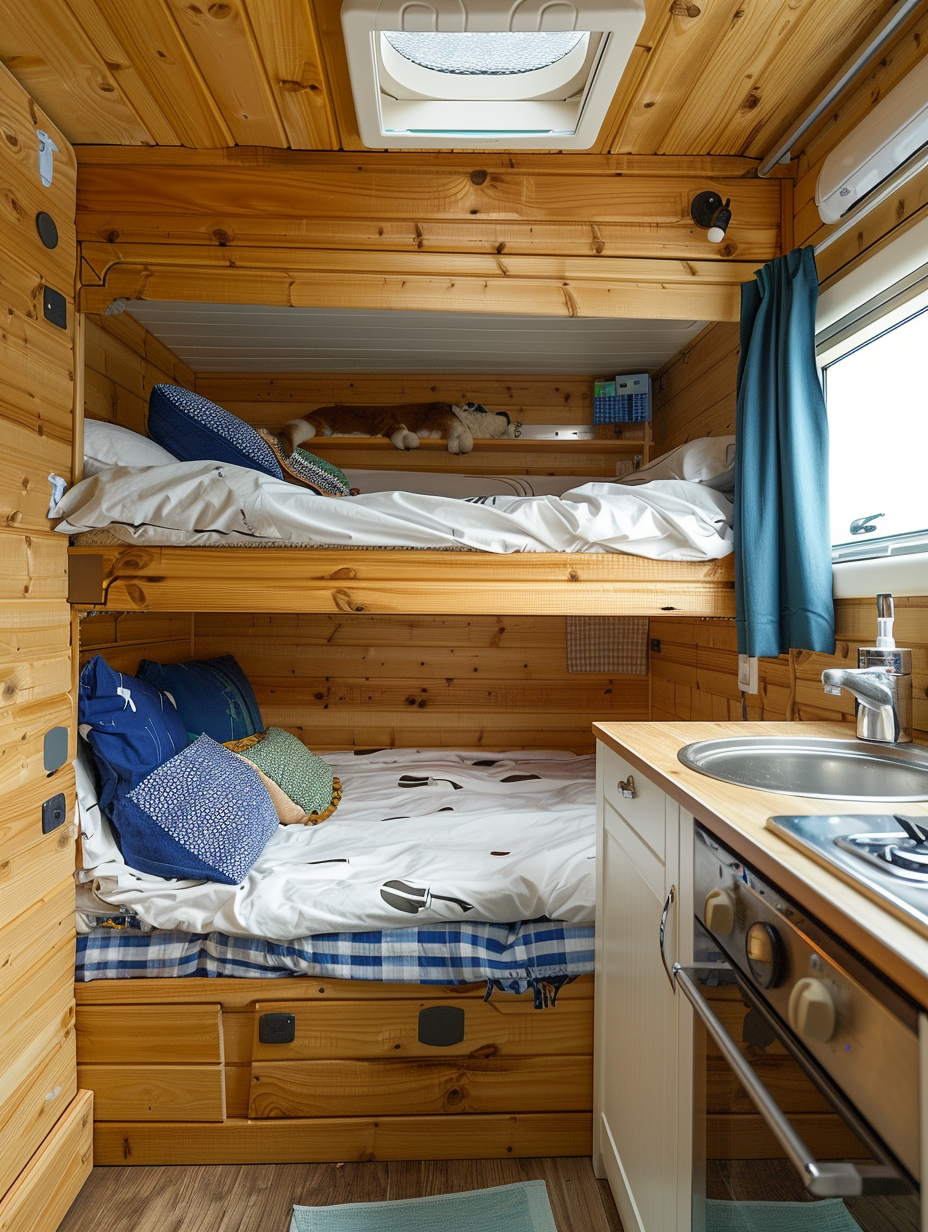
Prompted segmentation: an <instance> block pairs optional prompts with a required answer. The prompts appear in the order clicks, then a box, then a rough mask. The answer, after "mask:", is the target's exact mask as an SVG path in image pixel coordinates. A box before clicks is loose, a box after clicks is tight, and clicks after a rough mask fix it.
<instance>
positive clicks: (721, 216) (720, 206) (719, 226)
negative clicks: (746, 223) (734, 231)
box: [690, 192, 731, 244]
mask: <svg viewBox="0 0 928 1232" xmlns="http://www.w3.org/2000/svg"><path fill="white" fill-rule="evenodd" d="M730 205H731V197H728V198H726V200H725V201H724V202H723V201H722V198H721V197H720V196H719V194H718V193H715V192H701V193H697V194H696V196H695V197H694V198H693V200H692V203H691V205H690V216H691V217H692V219H693V222H694V223H695V224H696V226H697V227H705V228H706V229H707V230H708V235H707V236H706V238H707V239H708V241H709V243H710V244H721V242H722V240H723V239H724V238H725V232H726V231H727V230H728V227H729V224H730V223H731V210H730V209H729V206H730Z"/></svg>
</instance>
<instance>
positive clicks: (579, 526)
mask: <svg viewBox="0 0 928 1232" xmlns="http://www.w3.org/2000/svg"><path fill="white" fill-rule="evenodd" d="M731 511H732V507H731V504H730V502H729V501H728V500H726V498H725V497H724V496H722V495H721V494H720V493H718V492H715V491H713V490H712V489H710V488H707V487H705V486H703V485H702V484H699V483H691V482H689V481H686V480H663V481H655V482H653V483H647V484H642V485H640V486H625V485H623V484H619V483H608V482H602V483H586V484H583V486H582V487H578V488H574V489H572V490H571V491H569V492H566V493H564V495H563V496H506V495H498V496H478V497H477V499H476V503H465V502H464V501H462V500H460V499H456V498H453V497H442V496H427V495H424V494H421V493H414V492H399V491H392V492H371V493H368V494H367V495H362V496H351V497H341V498H339V499H329V498H326V497H319V496H315V495H313V494H311V493H308V492H306V491H304V490H302V489H300V488H297V487H295V486H294V485H293V484H289V483H285V482H283V481H282V480H279V479H273V478H271V477H270V476H268V475H264V474H261V473H260V472H258V471H253V470H247V469H245V468H244V467H240V466H228V465H224V464H220V463H216V462H177V463H174V464H173V465H170V466H142V467H130V466H117V467H113V468H112V469H110V470H107V471H102V472H101V473H100V474H98V475H94V476H93V477H92V478H90V479H85V480H83V481H82V482H80V483H78V484H75V485H74V487H72V488H70V489H69V490H68V491H67V492H66V493H65V494H64V496H63V497H62V498H61V499H60V500H59V501H58V503H57V504H56V505H54V506H53V508H52V509H51V511H50V516H51V517H54V518H61V519H63V520H62V521H61V522H60V523H59V524H58V526H57V527H56V529H57V530H59V531H61V532H62V533H63V534H66V535H70V534H75V533H78V532H80V531H86V530H96V529H106V530H109V531H111V532H112V533H113V534H114V535H116V537H117V538H119V539H122V540H123V541H124V542H126V543H139V544H161V545H172V544H173V545H178V546H190V545H193V546H202V547H213V546H216V545H222V544H235V545H238V544H250V545H272V544H274V545H280V544H286V545H289V546H292V547H298V546H306V547H311V546H314V545H323V544H324V545H332V544H335V545H345V546H354V547H361V546H370V547H409V548H449V547H450V548H476V549H479V550H481V551H485V552H628V553H631V554H633V555H636V556H650V557H653V558H654V559H658V560H710V559H716V558H718V557H720V556H727V555H728V553H729V552H731V551H732V531H731Z"/></svg>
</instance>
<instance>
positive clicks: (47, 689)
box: [0, 68, 90, 1232]
mask: <svg viewBox="0 0 928 1232" xmlns="http://www.w3.org/2000/svg"><path fill="white" fill-rule="evenodd" d="M37 129H41V130H44V132H45V133H47V134H48V135H49V136H50V137H51V139H52V140H53V141H54V143H55V145H56V146H57V148H58V152H57V153H56V154H55V156H54V163H53V169H52V176H51V183H50V184H43V183H42V180H41V178H40V175H39V160H38V140H37V137H36V130H37ZM76 171H77V166H76V160H75V157H74V151H73V149H72V148H71V146H70V145H69V144H68V142H67V141H66V139H65V138H64V136H63V135H62V134H61V132H60V131H59V130H58V129H57V128H56V127H55V126H54V125H53V124H52V123H51V121H50V120H49V119H48V117H47V116H45V115H44V113H42V112H41V111H39V110H38V109H37V108H36V106H35V104H34V102H33V100H32V99H31V98H30V97H29V95H28V94H26V92H25V91H24V90H23V88H22V87H21V86H20V85H19V84H18V83H17V82H16V81H15V80H14V78H13V77H11V76H10V74H9V73H8V72H7V70H6V69H5V68H0V183H2V185H3V191H2V192H0V271H2V272H0V318H2V321H3V326H2V330H0V441H2V444H3V448H2V452H0V1223H2V1224H3V1226H4V1228H9V1229H10V1232H32V1229H33V1228H35V1227H38V1226H50V1225H49V1224H47V1223H46V1219H47V1218H51V1213H50V1212H52V1211H53V1212H54V1213H56V1214H57V1215H58V1216H59V1217H60V1214H61V1213H62V1211H63V1208H64V1207H65V1206H66V1205H67V1203H68V1202H69V1201H70V1199H71V1198H72V1197H73V1196H74V1194H75V1193H76V1192H77V1190H78V1189H79V1188H80V1185H81V1183H82V1181H83V1179H84V1177H85V1176H86V1175H87V1173H88V1172H89V1170H90V1157H89V1155H87V1154H85V1153H83V1152H81V1153H78V1154H75V1152H77V1149H78V1148H77V1144H76V1143H71V1142H70V1139H68V1137H67V1134H66V1132H64V1131H62V1132H59V1131H58V1129H57V1128H56V1126H57V1125H58V1123H59V1120H60V1118H63V1117H64V1120H63V1121H62V1122H61V1124H62V1125H64V1123H65V1121H67V1117H66V1116H65V1114H66V1112H67V1110H68V1106H69V1103H70V1102H71V1101H72V1099H73V1097H74V1096H75V1094H76V1088H77V1070H76V1065H75V1052H74V1049H75V1041H74V988H73V983H74V915H73V912H74V882H73V873H74V861H75V838H76V834H77V828H76V825H75V824H74V822H75V818H74V771H73V769H72V767H71V765H70V762H69V760H68V759H69V758H71V757H73V756H74V741H75V721H74V688H73V685H74V677H73V661H72V656H71V614H70V608H69V606H68V603H67V586H66V582H67V546H68V545H67V540H66V539H65V538H64V537H63V536H62V535H58V534H56V533H55V532H54V529H53V526H52V523H51V522H50V521H49V519H48V508H49V500H50V496H51V485H50V483H49V479H48V476H49V473H50V472H53V473H54V474H56V475H58V476H60V477H61V478H62V479H64V480H65V481H70V479H71V448H72V434H73V426H74V415H73V410H74V402H75V389H76V387H77V384H78V379H79V375H80V372H79V368H78V364H77V362H76V356H75V341H76V339H78V338H79V336H80V335H79V329H78V328H77V324H76V319H75V309H74V285H75V272H76V261H77V257H76V253H77V245H76V232H75V226H74V214H75V188H76ZM40 212H42V213H45V214H48V215H50V217H51V218H52V220H53V221H54V223H55V226H56V228H57V235H58V239H57V243H56V244H55V245H54V246H53V247H51V248H47V247H45V245H44V244H43V242H42V241H41V239H40V238H39V231H38V228H37V225H36V218H37V215H38V214H39V213H40ZM55 297H58V304H59V305H60V306H63V312H64V319H63V321H62V320H61V319H60V318H59V317H58V315H57V313H55V312H54V311H52V313H51V316H52V317H54V318H55V319H50V317H49V316H48V315H46V313H47V312H48V305H49V304H50V303H52V304H53V301H54V300H55ZM55 728H64V729H66V731H67V733H68V739H67V741H66V744H65V753H66V757H65V761H64V764H58V762H59V758H58V756H57V754H56V755H55V756H54V757H52V755H51V753H50V752H49V753H48V754H47V752H46V737H47V736H48V735H49V733H50V732H51V731H52V730H53V729H55ZM56 734H57V733H56ZM57 743H58V742H57V741H55V740H53V745H55V744H57ZM59 795H60V796H62V797H63V800H64V815H63V823H62V824H61V825H59V826H58V827H57V828H55V829H53V830H51V831H50V832H49V833H47V834H45V833H43V830H42V805H43V803H44V802H45V801H47V800H49V799H51V798H53V797H56V796H59ZM43 1143H44V1148H43ZM43 1149H44V1150H45V1151H46V1152H48V1151H52V1152H54V1153H55V1155H56V1158H57V1160H58V1163H59V1164H60V1166H61V1169H62V1170H63V1171H64V1172H66V1173H67V1175H68V1180H67V1182H66V1184H65V1185H64V1187H63V1189H59V1190H58V1191H57V1194H56V1196H55V1199H54V1202H52V1200H51V1199H49V1198H48V1195H47V1194H43V1195H42V1199H41V1200H40V1201H36V1202H34V1203H33V1204H32V1205H31V1207H30V1210H29V1213H28V1214H25V1213H20V1214H17V1213H16V1211H15V1210H14V1209H13V1207H15V1201H14V1197H15V1194H17V1193H22V1192H23V1190H24V1187H28V1182H29V1177H30V1175H31V1170H32V1168H33V1165H34V1163H35V1160H36V1159H38V1158H39V1156H40V1155H41V1152H42V1150H43ZM8 1192H9V1193H10V1194H12V1195H13V1196H11V1197H9V1199H8V1198H7V1197H5V1196H4V1195H6V1194H8ZM46 1199H47V1200H46ZM11 1203H13V1206H11Z"/></svg>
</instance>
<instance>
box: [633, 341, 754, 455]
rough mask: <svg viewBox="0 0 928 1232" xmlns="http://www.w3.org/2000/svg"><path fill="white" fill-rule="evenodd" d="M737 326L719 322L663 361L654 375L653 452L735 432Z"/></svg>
mask: <svg viewBox="0 0 928 1232" xmlns="http://www.w3.org/2000/svg"><path fill="white" fill-rule="evenodd" d="M738 335H739V326H738V325H737V324H736V323H735V322H733V321H719V322H716V323H714V324H712V325H710V326H709V327H708V329H705V330H703V332H702V333H701V334H700V335H699V337H698V338H696V339H695V340H694V341H693V342H692V343H691V344H690V346H688V347H687V348H686V349H685V350H683V351H680V352H679V353H678V354H677V355H675V356H674V357H673V359H671V360H670V362H669V363H667V364H665V365H664V367H663V368H662V369H661V370H660V372H658V373H657V375H656V377H655V379H654V422H653V424H652V431H653V434H654V452H655V453H656V454H662V453H667V451H668V450H670V449H676V447H677V446H678V445H682V444H684V442H686V441H691V440H694V439H695V438H696V437H699V436H730V435H732V434H733V433H734V431H735V376H736V374H737V371H738V352H739V336H738Z"/></svg>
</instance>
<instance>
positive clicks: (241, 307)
mask: <svg viewBox="0 0 928 1232" xmlns="http://www.w3.org/2000/svg"><path fill="white" fill-rule="evenodd" d="M130 311H131V314H132V315H133V316H134V317H135V318H136V319H137V320H138V321H140V322H141V323H142V324H143V325H144V326H145V327H146V329H148V330H150V331H151V333H153V334H154V335H155V337H156V338H158V339H159V340H160V341H161V342H163V343H164V344H165V346H168V347H170V349H171V350H172V351H173V352H174V353H175V354H176V355H177V356H178V357H179V358H180V359H182V360H183V361H184V362H185V363H186V364H188V365H189V366H190V367H191V368H192V369H193V370H194V371H195V372H466V371H468V370H470V371H479V372H482V373H487V374H489V373H500V374H503V375H512V376H516V375H544V374H547V373H550V374H557V375H562V376H568V375H572V374H573V375H578V376H605V375H611V374H613V373H616V372H635V371H654V370H655V369H657V368H659V367H661V366H662V365H663V364H664V363H666V361H667V360H669V359H670V358H671V357H672V356H673V355H675V354H676V353H677V352H678V351H680V350H681V349H682V348H683V347H684V346H686V344H687V343H688V342H690V341H691V340H692V339H693V338H695V336H696V335H697V334H698V333H699V332H700V331H701V330H702V329H703V328H704V327H705V324H706V322H705V321H652V320H626V319H621V320H619V319H617V320H610V319H601V318H583V317H575V318H565V317H538V316H508V315H494V316H491V315H482V314H476V313H448V312H409V311H397V312H385V311H370V312H366V311H362V310H358V309H331V308H280V307H273V306H269V305H263V304H262V305H248V304H195V303H179V302H173V301H171V302H168V301H146V300H138V301H134V302H133V303H132V305H131V309H130Z"/></svg>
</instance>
